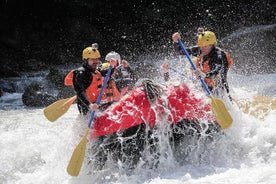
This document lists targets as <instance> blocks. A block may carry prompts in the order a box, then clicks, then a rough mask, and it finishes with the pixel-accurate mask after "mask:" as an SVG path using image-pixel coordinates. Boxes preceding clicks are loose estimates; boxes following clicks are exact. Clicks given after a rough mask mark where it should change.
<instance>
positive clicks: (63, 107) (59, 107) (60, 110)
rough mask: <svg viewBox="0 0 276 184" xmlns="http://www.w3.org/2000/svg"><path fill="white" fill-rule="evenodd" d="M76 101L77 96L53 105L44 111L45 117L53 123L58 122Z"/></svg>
mask: <svg viewBox="0 0 276 184" xmlns="http://www.w3.org/2000/svg"><path fill="white" fill-rule="evenodd" d="M76 99H77V96H73V97H71V98H65V99H61V100H58V101H56V102H54V103H52V104H51V105H49V106H47V107H46V108H45V109H44V110H43V112H44V115H45V117H46V118H47V119H48V120H49V121H51V122H54V121H56V120H57V119H58V118H60V117H61V116H62V115H63V114H64V113H66V112H67V111H68V109H69V108H70V106H71V105H72V103H74V101H75V100H76Z"/></svg>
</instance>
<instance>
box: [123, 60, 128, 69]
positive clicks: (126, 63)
mask: <svg viewBox="0 0 276 184" xmlns="http://www.w3.org/2000/svg"><path fill="white" fill-rule="evenodd" d="M122 65H123V67H124V68H126V67H128V62H127V60H124V59H123V60H122Z"/></svg>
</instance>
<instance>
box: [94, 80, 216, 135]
mask: <svg viewBox="0 0 276 184" xmlns="http://www.w3.org/2000/svg"><path fill="white" fill-rule="evenodd" d="M164 117H165V119H166V120H167V122H169V123H171V124H177V123H178V122H180V121H181V120H188V121H199V120H207V121H208V122H215V119H214V116H213V115H212V112H211V104H210V101H209V100H208V98H207V97H204V98H198V97H196V95H195V94H193V93H192V92H191V91H190V89H189V88H188V87H187V86H186V85H182V86H172V85H170V86H166V87H165V88H164V89H163V94H162V95H160V96H158V98H157V100H156V102H155V103H153V102H150V101H149V99H148V95H147V93H146V91H145V90H144V86H141V87H137V88H135V89H133V90H132V91H130V92H129V93H128V94H127V95H126V96H124V97H123V98H122V99H121V100H120V101H119V102H116V103H114V104H112V105H111V106H110V107H109V108H108V109H106V110H105V111H104V112H102V113H98V115H97V116H96V117H95V118H94V122H93V125H92V129H93V130H92V131H91V134H90V140H91V139H94V138H97V137H100V136H106V135H110V134H113V133H116V132H118V131H123V130H126V129H129V128H131V127H135V126H137V125H140V124H142V123H145V124H147V125H149V126H151V127H154V126H155V124H156V122H157V121H158V120H160V119H162V118H164ZM162 120H163V119H162Z"/></svg>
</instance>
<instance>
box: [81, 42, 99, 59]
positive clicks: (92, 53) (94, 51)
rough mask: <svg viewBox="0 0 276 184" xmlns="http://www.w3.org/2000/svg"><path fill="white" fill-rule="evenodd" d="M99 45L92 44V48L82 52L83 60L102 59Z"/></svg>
mask: <svg viewBox="0 0 276 184" xmlns="http://www.w3.org/2000/svg"><path fill="white" fill-rule="evenodd" d="M97 45H98V44H96V43H94V44H92V47H86V48H85V49H84V50H83V51H82V59H88V58H92V59H98V58H100V57H101V54H100V52H99V51H98V46H97Z"/></svg>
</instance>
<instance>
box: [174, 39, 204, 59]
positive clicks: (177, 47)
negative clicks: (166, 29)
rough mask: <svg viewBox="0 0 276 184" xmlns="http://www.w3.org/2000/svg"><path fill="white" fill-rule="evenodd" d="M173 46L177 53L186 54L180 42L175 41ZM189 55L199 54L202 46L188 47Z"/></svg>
mask: <svg viewBox="0 0 276 184" xmlns="http://www.w3.org/2000/svg"><path fill="white" fill-rule="evenodd" d="M173 48H174V51H175V53H176V55H184V52H183V51H182V49H181V47H180V45H179V44H178V43H175V42H174V43H173ZM186 50H187V52H188V54H189V55H193V56H198V55H199V54H200V48H199V47H198V46H193V47H189V48H186Z"/></svg>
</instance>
